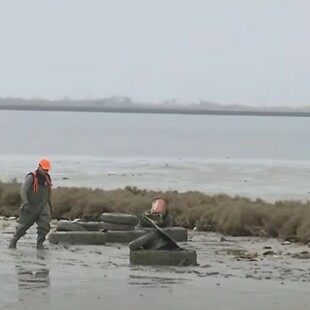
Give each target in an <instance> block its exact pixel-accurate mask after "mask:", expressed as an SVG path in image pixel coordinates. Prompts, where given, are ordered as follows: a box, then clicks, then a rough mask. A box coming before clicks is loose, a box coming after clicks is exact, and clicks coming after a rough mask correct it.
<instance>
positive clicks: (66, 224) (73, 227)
mask: <svg viewBox="0 0 310 310" xmlns="http://www.w3.org/2000/svg"><path fill="white" fill-rule="evenodd" d="M56 230H57V231H87V229H86V228H84V227H83V226H81V225H79V224H78V222H74V223H73V222H70V221H59V222H58V224H57V227H56Z"/></svg>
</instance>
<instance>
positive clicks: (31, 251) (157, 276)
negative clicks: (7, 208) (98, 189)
mask: <svg viewBox="0 0 310 310" xmlns="http://www.w3.org/2000/svg"><path fill="white" fill-rule="evenodd" d="M54 225H55V223H54ZM14 226H15V221H13V220H11V221H7V220H0V233H1V238H0V246H1V249H2V251H1V259H0V283H1V288H2V289H1V291H0V309H33V310H39V309H43V308H44V309H57V310H59V309H76V310H80V309H81V310H82V309H112V308H114V309H120V310H121V309H134V310H137V309H310V290H309V281H310V265H309V262H310V259H309V258H308V257H309V256H308V255H307V252H308V251H310V248H309V246H308V245H302V244H297V243H291V244H282V241H281V240H276V239H263V238H252V237H251V238H249V237H230V236H221V235H219V234H214V233H206V232H197V231H191V232H189V241H188V242H184V243H181V242H180V243H179V244H180V245H181V246H183V247H184V248H188V249H194V250H196V251H197V254H198V263H199V266H190V267H145V266H143V267H141V266H131V265H130V264H129V257H128V254H129V249H128V246H127V245H121V244H107V245H105V246H76V245H51V244H48V242H47V244H46V245H47V249H46V250H44V251H37V250H36V249H35V242H36V235H35V234H36V230H35V227H33V228H31V229H30V230H29V233H28V234H27V235H26V236H25V237H23V238H22V239H21V240H20V242H19V243H18V249H17V250H9V249H7V244H8V240H9V239H10V237H11V236H12V232H13V231H14ZM271 251H272V252H271ZM301 253H303V254H301ZM264 254H265V255H264ZM267 254H271V255H267ZM295 256H297V257H295Z"/></svg>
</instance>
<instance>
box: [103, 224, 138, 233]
mask: <svg viewBox="0 0 310 310" xmlns="http://www.w3.org/2000/svg"><path fill="white" fill-rule="evenodd" d="M99 227H100V229H101V230H120V231H125V230H126V231H129V230H134V229H135V226H133V225H128V224H117V223H109V222H100V224H99Z"/></svg>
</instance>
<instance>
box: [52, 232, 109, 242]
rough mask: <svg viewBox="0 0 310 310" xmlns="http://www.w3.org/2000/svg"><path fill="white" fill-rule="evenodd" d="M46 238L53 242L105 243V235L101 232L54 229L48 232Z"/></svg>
mask: <svg viewBox="0 0 310 310" xmlns="http://www.w3.org/2000/svg"><path fill="white" fill-rule="evenodd" d="M48 240H49V242H50V243H53V244H59V243H66V244H80V245H102V244H105V243H106V241H107V236H106V234H105V233H103V232H90V231H68V232H63V231H56V232H51V233H50V234H49V238H48Z"/></svg>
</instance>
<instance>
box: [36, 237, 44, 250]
mask: <svg viewBox="0 0 310 310" xmlns="http://www.w3.org/2000/svg"><path fill="white" fill-rule="evenodd" d="M44 241H45V235H44V236H42V235H38V238H37V249H38V250H44V249H45V247H44V245H43V243H44Z"/></svg>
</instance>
